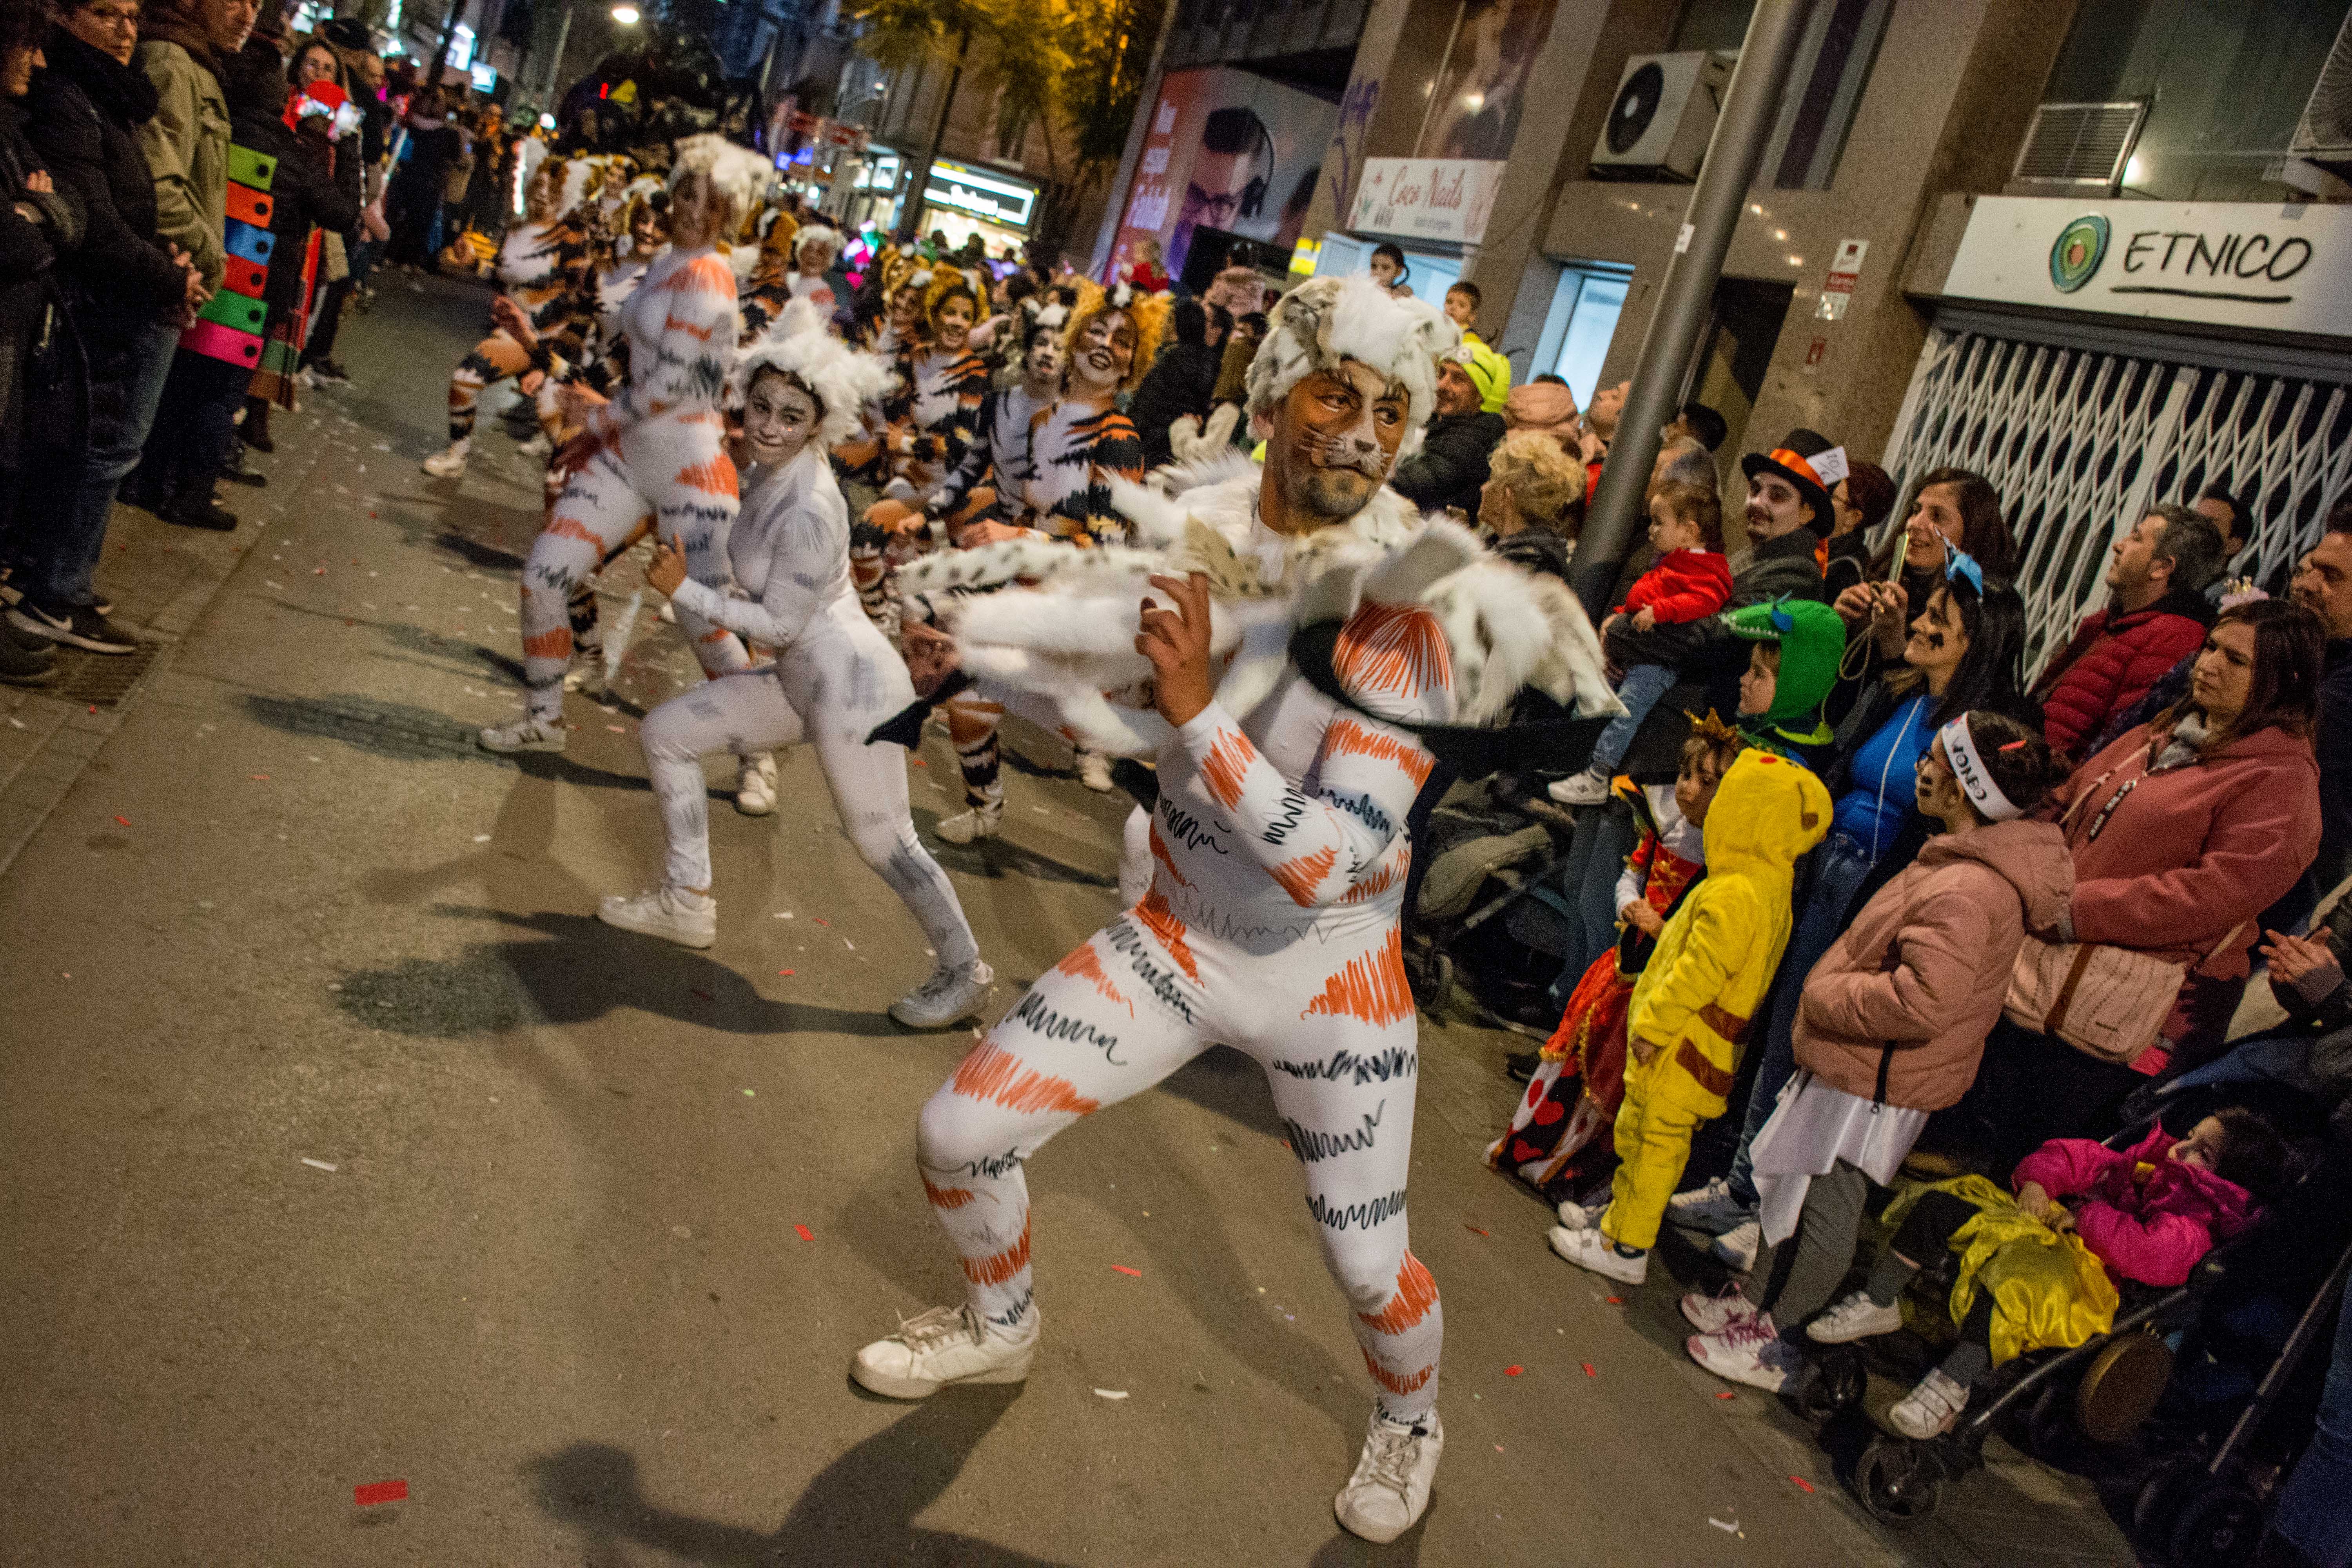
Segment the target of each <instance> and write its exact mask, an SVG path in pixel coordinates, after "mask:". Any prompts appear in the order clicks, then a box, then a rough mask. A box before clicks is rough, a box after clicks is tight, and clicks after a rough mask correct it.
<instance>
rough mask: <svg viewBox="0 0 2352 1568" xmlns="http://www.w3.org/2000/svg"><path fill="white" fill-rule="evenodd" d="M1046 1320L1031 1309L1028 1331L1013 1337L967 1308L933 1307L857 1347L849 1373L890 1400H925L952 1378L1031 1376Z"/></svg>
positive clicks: (998, 1379) (1005, 1379) (1018, 1378)
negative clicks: (884, 1337)
mask: <svg viewBox="0 0 2352 1568" xmlns="http://www.w3.org/2000/svg"><path fill="white" fill-rule="evenodd" d="M1044 1322H1045V1318H1044V1315H1043V1314H1042V1313H1040V1312H1039V1311H1038V1310H1036V1309H1035V1308H1034V1307H1033V1308H1031V1309H1030V1311H1029V1328H1028V1331H1027V1332H1025V1333H1024V1334H1022V1335H1020V1336H1019V1337H1017V1338H1016V1337H1013V1336H1012V1335H1008V1334H1003V1333H1000V1332H998V1331H996V1330H994V1329H993V1328H991V1327H989V1326H987V1325H985V1324H983V1323H982V1322H981V1321H980V1320H979V1319H977V1318H975V1317H973V1316H972V1313H971V1308H970V1307H934V1308H932V1309H931V1310H929V1311H928V1312H925V1313H924V1314H922V1316H920V1317H919V1318H910V1319H907V1320H905V1321H901V1322H900V1323H899V1324H898V1332H897V1333H895V1334H892V1335H891V1336H890V1337H889V1338H887V1339H882V1340H876V1341H875V1342H873V1343H872V1344H870V1345H867V1346H866V1348H865V1349H864V1350H861V1351H859V1352H857V1354H856V1355H855V1356H853V1357H852V1358H851V1359H850V1363H849V1375H850V1376H851V1377H853V1378H855V1379H856V1381H857V1384H858V1386H859V1387H861V1388H866V1389H871V1390H872V1391H873V1392H875V1393H876V1394H882V1395H884V1396H886V1397H887V1398H891V1399H929V1397H930V1396H931V1395H932V1394H937V1393H938V1392H939V1391H940V1389H942V1388H945V1387H946V1386H947V1385H948V1384H951V1383H1020V1382H1023V1381H1024V1380H1026V1379H1027V1377H1028V1376H1029V1363H1030V1361H1031V1360H1032V1359H1033V1358H1034V1357H1035V1355H1036V1353H1037V1338H1038V1331H1039V1330H1040V1328H1042V1327H1043V1325H1044Z"/></svg>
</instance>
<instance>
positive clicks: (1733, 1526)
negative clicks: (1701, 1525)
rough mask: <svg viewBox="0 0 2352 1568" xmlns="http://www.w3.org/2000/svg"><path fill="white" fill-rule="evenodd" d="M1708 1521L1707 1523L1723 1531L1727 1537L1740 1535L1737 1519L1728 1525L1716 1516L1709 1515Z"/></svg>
mask: <svg viewBox="0 0 2352 1568" xmlns="http://www.w3.org/2000/svg"><path fill="white" fill-rule="evenodd" d="M1706 1521H1707V1523H1709V1524H1711V1525H1713V1526H1715V1528H1716V1529H1717V1530H1719V1531H1723V1533H1724V1534H1726V1535H1738V1533H1739V1521H1738V1520H1736V1519H1735V1520H1733V1521H1730V1522H1728V1523H1726V1522H1725V1521H1722V1520H1719V1519H1717V1518H1716V1517H1715V1515H1713V1514H1708V1515H1707V1516H1706Z"/></svg>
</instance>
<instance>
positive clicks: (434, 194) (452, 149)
mask: <svg viewBox="0 0 2352 1568" xmlns="http://www.w3.org/2000/svg"><path fill="white" fill-rule="evenodd" d="M465 150H466V137H465V133H464V132H461V131H459V130H458V129H457V127H456V126H454V125H452V124H450V123H449V121H447V119H446V118H445V117H444V115H443V113H442V107H441V89H439V88H436V87H428V88H426V89H424V90H423V91H422V92H420V93H418V94H417V95H416V100H415V103H414V104H413V105H411V107H410V109H409V110H408V153H407V155H406V156H405V157H404V158H403V159H402V160H401V163H400V167H399V169H398V170H397V171H396V172H394V174H393V176H392V184H391V185H390V186H389V187H388V188H387V189H386V191H385V193H384V216H385V219H386V220H387V221H388V222H389V223H390V224H391V225H392V242H391V247H390V248H389V249H388V250H387V251H386V253H385V254H386V255H388V256H389V257H390V258H392V260H393V261H394V262H395V263H396V264H398V265H401V266H404V267H430V266H432V265H433V257H432V253H431V251H430V248H429V247H430V246H431V243H432V237H433V219H434V216H435V215H436V214H437V213H438V212H440V210H441V193H442V190H443V188H444V186H445V185H446V184H447V181H448V177H449V169H450V165H452V164H454V163H457V159H458V157H459V156H460V155H461V154H462V153H464V152H465Z"/></svg>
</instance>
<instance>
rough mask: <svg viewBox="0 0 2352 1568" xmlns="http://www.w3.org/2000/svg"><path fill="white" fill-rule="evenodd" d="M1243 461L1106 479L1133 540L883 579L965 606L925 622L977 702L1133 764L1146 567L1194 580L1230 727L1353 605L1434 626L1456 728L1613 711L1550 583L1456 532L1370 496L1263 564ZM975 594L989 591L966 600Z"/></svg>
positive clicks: (1140, 743)
mask: <svg viewBox="0 0 2352 1568" xmlns="http://www.w3.org/2000/svg"><path fill="white" fill-rule="evenodd" d="M1244 467H1246V468H1247V470H1248V471H1247V472H1246V473H1234V472H1232V471H1231V469H1230V468H1227V467H1225V466H1224V465H1223V463H1222V462H1220V463H1219V464H1217V465H1211V466H1208V467H1205V468H1187V469H1178V470H1172V471H1171V470H1169V469H1162V470H1160V473H1159V474H1157V475H1155V476H1154V479H1155V481H1156V482H1157V484H1158V485H1159V487H1160V488H1157V489H1147V488H1146V487H1144V486H1141V485H1135V484H1129V483H1127V482H1125V481H1123V480H1122V481H1115V482H1114V483H1113V485H1112V500H1113V503H1114V504H1115V505H1116V506H1117V507H1118V510H1120V511H1121V512H1122V513H1124V514H1125V515H1126V516H1127V517H1128V518H1129V521H1131V522H1132V523H1133V524H1134V534H1135V538H1136V541H1137V542H1136V543H1134V544H1130V545H1114V546H1110V547H1107V548H1102V549H1084V548H1080V547H1077V546H1075V545H1071V544H1067V543H1065V542H1061V541H1058V540H1049V539H1045V538H1030V539H1022V540H1014V541H1009V542H1005V543H1002V544H992V545H983V546H982V547H981V548H979V549H976V550H962V551H948V552H941V553H940V554H937V555H933V556H929V557H927V558H925V559H924V560H921V561H919V562H915V563H911V564H909V565H908V566H907V567H905V568H903V569H902V570H901V572H900V574H899V581H900V584H901V585H902V586H903V587H904V588H906V589H908V591H911V592H916V593H922V592H927V591H938V590H948V591H950V592H953V593H960V594H962V595H971V596H969V597H961V598H957V599H953V600H950V601H948V603H947V605H946V607H944V608H943V609H942V610H941V616H942V618H943V619H944V620H945V621H946V622H947V623H948V625H949V626H950V629H952V630H953V632H954V633H955V637H956V642H957V646H958V648H959V649H960V651H961V655H962V660H963V667H964V668H966V669H967V670H969V671H970V672H971V674H972V675H973V676H974V677H976V678H977V679H979V680H980V681H981V682H982V687H983V689H987V690H988V692H989V694H990V695H992V696H1004V697H1009V698H1011V699H1012V700H1013V703H1014V706H1016V707H1026V708H1031V709H1032V710H1034V709H1035V707H1036V704H1032V703H1024V702H1022V701H1021V700H1020V699H1021V698H1022V697H1024V696H1026V697H1031V698H1035V699H1038V700H1040V701H1041V702H1042V703H1043V704H1044V705H1045V706H1046V707H1049V708H1050V709H1051V710H1053V715H1054V721H1057V722H1066V723H1068V724H1070V725H1072V726H1073V727H1074V728H1076V730H1078V731H1080V732H1081V733H1082V734H1083V735H1084V736H1085V738H1086V739H1087V742H1088V743H1089V744H1091V745H1094V746H1096V747H1097V748H1099V749H1101V750H1103V751H1106V752H1115V753H1118V754H1123V755H1130V756H1140V755H1149V754H1150V753H1151V752H1156V751H1157V750H1159V748H1160V744H1161V743H1162V742H1164V741H1165V740H1166V739H1167V738H1168V736H1169V733H1170V731H1169V728H1168V725H1167V723H1166V722H1165V721H1163V720H1161V719H1160V716H1159V715H1158V714H1157V713H1155V712H1152V711H1150V710H1148V709H1144V708H1142V707H1140V706H1139V705H1138V704H1137V703H1135V702H1126V703H1122V702H1118V701H1115V700H1113V699H1114V698H1116V697H1118V696H1120V695H1122V694H1124V695H1127V696H1129V697H1131V698H1132V697H1137V696H1139V693H1138V691H1137V689H1138V688H1139V687H1140V686H1141V684H1142V683H1143V682H1145V681H1147V680H1148V679H1150V675H1151V666H1150V662H1149V661H1148V660H1147V659H1145V658H1144V657H1143V656H1142V655H1141V654H1139V653H1138V652H1136V651H1135V624H1136V613H1135V606H1136V602H1137V600H1138V599H1139V598H1140V597H1141V596H1142V595H1144V594H1145V593H1147V592H1149V591H1150V590H1149V584H1147V582H1146V579H1147V578H1148V577H1149V576H1150V574H1153V573H1155V572H1159V573H1175V574H1182V573H1186V572H1200V573H1202V574H1204V575H1205V576H1207V578H1208V580H1209V584H1210V595H1211V611H1212V620H1211V636H1210V647H1211V651H1212V652H1213V654H1214V655H1215V656H1216V657H1218V658H1223V659H1226V660H1227V661H1228V662H1227V665H1226V668H1225V673H1224V675H1223V679H1221V680H1220V681H1219V683H1218V686H1217V699H1218V700H1219V701H1220V702H1222V703H1223V705H1224V707H1225V709H1226V710H1227V711H1228V712H1231V713H1234V714H1235V715H1237V716H1238V715H1243V714H1246V713H1248V712H1249V711H1250V710H1252V709H1254V708H1255V707H1256V706H1257V705H1258V704H1259V703H1260V702H1262V701H1264V700H1265V699H1266V697H1267V696H1268V695H1269V694H1271V693H1272V691H1273V690H1274V688H1275V684H1276V681H1278V680H1279V679H1281V675H1282V671H1283V669H1284V668H1285V667H1286V664H1287V663H1288V659H1289V647H1290V636H1291V633H1292V632H1293V631H1294V630H1295V629H1297V627H1298V626H1301V625H1305V624H1307V623H1309V622H1314V621H1324V620H1345V619H1346V618H1347V617H1348V616H1350V615H1352V614H1354V613H1355V611H1356V609H1357V608H1358V607H1359V606H1360V605H1364V604H1367V603H1370V604H1411V603H1418V604H1422V605H1426V606H1428V608H1429V609H1430V610H1431V611H1432V612H1433V614H1434V615H1435V616H1436V617H1437V620H1438V623H1439V625H1440V626H1442V627H1443V628H1444V633H1445V637H1446V639H1447V642H1448V643H1449V645H1450V647H1451V651H1452V653H1453V659H1454V710H1455V711H1454V718H1455V721H1456V722H1458V723H1463V724H1469V725H1487V724H1493V723H1496V722H1497V721H1500V720H1501V719H1502V718H1503V716H1504V715H1505V714H1506V713H1507V711H1508V710H1509V708H1510V704H1511V700H1512V699H1513V698H1514V697H1515V696H1517V693H1518V692H1519V690H1520V689H1522V688H1523V687H1527V686H1534V687H1536V688H1537V689H1539V690H1542V691H1544V692H1547V693H1548V694H1549V695H1550V696H1551V697H1552V698H1553V699H1554V700H1557V701H1559V702H1560V703H1562V704H1563V705H1569V704H1572V705H1573V706H1574V707H1575V708H1576V710H1578V711H1579V712H1580V713H1582V714H1584V715H1586V716H1588V717H1594V716H1600V715H1603V714H1616V713H1622V712H1623V711H1624V708H1623V706H1622V704H1621V703H1619V702H1618V700H1617V699H1616V697H1615V696H1614V695H1613V694H1612V692H1611V690H1610V689H1609V683H1608V680H1607V678H1606V676H1605V675H1604V673H1603V669H1602V659H1601V643H1600V639H1599V638H1598V637H1595V636H1594V634H1593V631H1592V627H1591V623H1590V622H1588V621H1587V620H1586V618H1585V616H1584V611H1583V608H1582V606H1580V605H1579V604H1578V603H1577V601H1576V599H1575V597H1574V596H1573V595H1570V593H1569V592H1568V590H1567V589H1566V588H1565V587H1564V586H1562V585H1561V584H1559V583H1558V582H1557V581H1554V580H1552V579H1550V578H1547V577H1538V576H1536V575H1534V574H1530V573H1528V572H1526V571H1524V570H1522V569H1520V568H1519V567H1517V566H1514V565H1512V564H1511V563H1508V562H1507V561H1503V560H1501V559H1499V558H1497V557H1496V556H1494V555H1492V554H1490V553H1489V552H1487V551H1486V549H1485V548H1484V547H1483V546H1481V545H1480V544H1479V542H1478V541H1477V539H1476V538H1475V536H1474V535H1473V534H1471V533H1470V532H1469V531H1467V530H1466V529H1464V528H1462V527H1461V526H1460V525H1458V524H1456V523H1454V522H1451V521H1445V520H1444V519H1442V518H1423V517H1421V516H1420V515H1419V514H1418V513H1416V512H1415V511H1414V510H1413V507H1412V503H1411V502H1410V501H1408V500H1405V499H1404V498H1403V497H1402V496H1401V495H1398V494H1397V493H1396V492H1395V491H1394V490H1391V489H1385V488H1383V489H1381V490H1380V491H1378V492H1377V493H1376V494H1375V495H1374V496H1373V498H1372V500H1371V501H1370V504H1368V505H1367V506H1366V507H1365V508H1364V510H1362V511H1360V512H1359V513H1357V514H1356V515H1355V517H1353V518H1351V519H1349V521H1347V522H1346V523H1344V524H1339V525H1337V526H1334V527H1330V528H1326V529H1322V530H1319V531H1317V532H1316V533H1314V534H1311V535H1308V536H1307V537H1306V538H1303V539H1293V540H1289V541H1286V542H1283V543H1282V546H1281V550H1280V554H1279V558H1278V560H1276V561H1274V563H1273V564H1272V569H1269V563H1268V559H1267V558H1268V557H1269V556H1270V555H1272V553H1273V549H1272V546H1270V545H1269V544H1268V543H1267V541H1266V539H1265V537H1263V536H1261V535H1260V534H1259V532H1258V530H1257V526H1256V515H1257V508H1256V500H1257V493H1258V487H1259V485H1260V483H1261V481H1262V475H1261V472H1260V470H1259V469H1258V468H1257V467H1256V465H1255V464H1250V463H1247V462H1246V459H1244ZM1192 479H1209V480H1210V482H1208V483H1204V484H1192V483H1189V482H1188V481H1190V480H1192ZM987 589H1001V590H1002V591H1001V592H992V593H983V592H976V591H978V590H987ZM1106 694H1108V695H1106Z"/></svg>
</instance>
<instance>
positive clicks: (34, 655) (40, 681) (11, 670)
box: [0, 638, 58, 686]
mask: <svg viewBox="0 0 2352 1568" xmlns="http://www.w3.org/2000/svg"><path fill="white" fill-rule="evenodd" d="M49 647H50V645H49V644H47V643H43V644H42V645H41V647H40V651H38V652H36V651H35V650H34V649H32V648H29V647H25V646H24V645H23V644H21V643H15V642H10V641H7V640H6V639H5V638H0V685H5V686H47V685H49V684H50V683H51V682H53V681H55V680H56V679H57V678H58V657H57V655H56V654H54V653H52V652H49V651H48V649H49Z"/></svg>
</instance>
